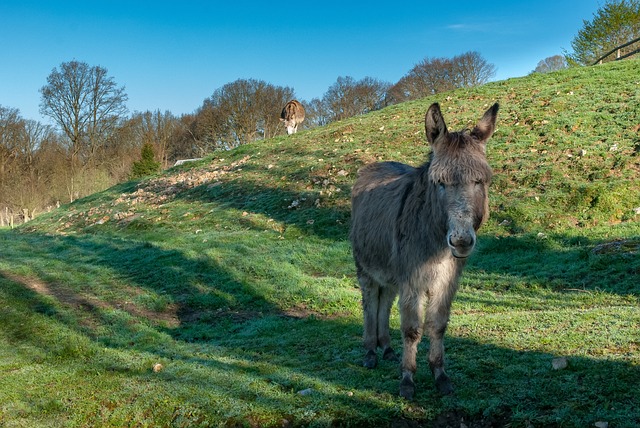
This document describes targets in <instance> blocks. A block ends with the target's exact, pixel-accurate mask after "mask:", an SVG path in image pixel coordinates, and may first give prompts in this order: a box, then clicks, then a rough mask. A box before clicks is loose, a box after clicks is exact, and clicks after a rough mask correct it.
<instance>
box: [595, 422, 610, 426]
mask: <svg viewBox="0 0 640 428" xmlns="http://www.w3.org/2000/svg"><path fill="white" fill-rule="evenodd" d="M594 425H595V426H596V427H597V428H609V422H604V421H598V422H596V423H595V424H594Z"/></svg>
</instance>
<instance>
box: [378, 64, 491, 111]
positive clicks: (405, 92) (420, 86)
mask: <svg viewBox="0 0 640 428" xmlns="http://www.w3.org/2000/svg"><path fill="white" fill-rule="evenodd" d="M494 75H495V66H494V65H493V64H490V63H488V62H487V61H486V60H485V59H484V58H482V56H481V55H480V54H479V53H478V52H467V53H464V54H461V55H458V56H455V57H453V58H425V59H424V60H422V61H420V62H419V63H418V64H416V65H415V66H414V67H413V68H412V69H411V70H409V72H408V73H407V74H406V75H405V76H403V77H402V78H401V79H400V80H399V81H398V83H396V84H395V85H394V86H393V87H391V88H390V89H389V98H390V100H391V101H392V102H396V103H398V102H403V101H407V100H413V99H417V98H422V97H426V96H429V95H434V94H437V93H440V92H446V91H451V90H453V89H456V88H468V87H473V86H478V85H482V84H484V83H486V82H487V81H489V79H490V78H491V77H493V76H494Z"/></svg>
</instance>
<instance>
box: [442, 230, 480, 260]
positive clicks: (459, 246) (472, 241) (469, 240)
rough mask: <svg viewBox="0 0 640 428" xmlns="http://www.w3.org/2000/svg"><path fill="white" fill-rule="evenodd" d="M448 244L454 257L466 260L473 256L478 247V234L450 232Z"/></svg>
mask: <svg viewBox="0 0 640 428" xmlns="http://www.w3.org/2000/svg"><path fill="white" fill-rule="evenodd" d="M447 243H448V244H449V249H450V250H451V254H453V257H455V258H458V259H465V258H467V257H469V256H470V255H471V252H472V251H473V248H474V247H475V245H476V234H475V233H473V232H458V231H453V232H449V233H448V235H447Z"/></svg>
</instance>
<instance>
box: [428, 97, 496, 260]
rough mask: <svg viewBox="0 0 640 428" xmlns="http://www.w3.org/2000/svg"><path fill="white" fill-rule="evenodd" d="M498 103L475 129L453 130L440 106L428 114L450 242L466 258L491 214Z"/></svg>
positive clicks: (433, 175) (434, 176) (433, 176)
mask: <svg viewBox="0 0 640 428" xmlns="http://www.w3.org/2000/svg"><path fill="white" fill-rule="evenodd" d="M497 114H498V104H497V103H496V104H494V105H493V106H492V107H490V108H489V109H488V110H487V111H486V112H485V114H484V116H482V119H480V121H479V122H478V124H477V125H476V126H475V127H474V128H473V129H472V130H470V131H469V130H463V131H461V132H449V131H448V130H447V126H446V124H445V122H444V118H443V117H442V112H441V111H440V106H439V105H438V104H437V103H435V104H432V105H431V107H429V110H428V111H427V114H426V116H425V129H426V132H427V140H428V141H429V143H431V146H432V149H433V153H432V159H431V165H430V167H429V180H430V181H431V183H432V185H433V186H434V187H435V188H437V198H438V200H439V201H440V204H441V206H442V207H443V209H444V210H445V212H446V216H447V227H448V231H447V244H448V246H449V248H450V249H451V253H452V254H453V256H454V257H457V258H466V257H468V256H469V255H470V254H471V251H472V250H473V247H474V246H475V244H476V231H477V230H478V229H479V228H480V225H481V224H482V223H483V222H484V221H485V220H486V219H487V218H488V216H489V203H488V189H489V183H490V181H491V168H490V167H489V164H488V163H487V159H486V154H485V153H486V144H487V140H488V139H489V137H491V135H492V134H493V131H494V129H495V124H496V117H497Z"/></svg>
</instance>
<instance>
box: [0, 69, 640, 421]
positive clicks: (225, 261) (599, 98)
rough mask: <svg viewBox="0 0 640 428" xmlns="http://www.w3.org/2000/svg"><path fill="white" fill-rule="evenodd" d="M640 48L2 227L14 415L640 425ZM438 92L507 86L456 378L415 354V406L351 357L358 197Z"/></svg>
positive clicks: (466, 110)
mask: <svg viewBox="0 0 640 428" xmlns="http://www.w3.org/2000/svg"><path fill="white" fill-rule="evenodd" d="M638 69H640V63H639V62H638V61H626V62H621V63H616V64H607V65H604V66H599V67H593V68H580V69H572V70H567V71H563V72H560V73H553V74H549V75H537V76H530V77H527V78H522V79H511V80H507V81H502V82H496V83H491V84H488V85H485V86H483V87H481V88H476V89H473V90H464V91H456V92H453V93H450V94H443V95H440V96H437V97H432V98H428V99H425V100H420V101H416V102H411V103H405V104H401V105H397V106H392V107H390V108H387V109H385V110H382V111H379V112H374V113H372V114H369V115H367V116H363V117H358V118H352V119H350V120H346V121H343V122H339V123H334V124H331V125H329V126H326V127H323V128H319V129H315V130H311V131H307V132H302V133H299V134H296V135H295V136H291V137H280V138H276V139H272V140H268V141H263V142H259V143H255V144H252V145H249V146H245V147H241V148H239V149H237V150H235V151H232V152H227V153H220V154H216V155H214V156H212V157H210V158H207V159H205V160H204V161H202V162H199V163H196V164H187V165H184V166H182V167H179V168H174V169H172V170H169V171H167V172H165V173H164V174H163V175H161V176H158V177H153V178H151V179H148V180H144V181H141V182H136V183H125V184H122V185H119V186H116V187H114V188H111V189H108V190H107V191H105V192H102V193H99V194H96V195H93V196H91V197H88V198H85V199H83V200H80V201H77V202H76V203H74V204H71V205H69V206H66V207H63V208H61V209H59V210H56V211H54V212H52V213H50V214H48V215H43V216H41V217H39V218H38V219H37V220H35V221H34V222H31V223H29V224H28V225H26V227H22V228H21V229H20V230H19V231H17V232H12V231H0V248H2V257H1V258H0V309H1V310H0V325H1V326H2V328H1V329H0V374H1V375H0V425H7V426H36V425H42V426H52V425H60V426H62V425H65V426H88V425H91V426H93V425H100V424H104V425H123V426H130V425H134V424H140V425H172V426H190V425H202V426H207V425H210V426H218V425H225V424H226V425H227V426H229V425H234V424H236V425H256V426H282V425H286V424H287V423H288V424H294V425H316V426H326V425H330V424H332V423H333V424H337V425H358V424H364V425H366V424H367V423H371V421H374V422H376V423H377V424H381V425H384V424H389V423H391V421H393V420H397V419H399V418H403V419H415V420H423V421H427V420H434V419H435V418H436V417H438V415H440V416H439V419H437V420H438V421H440V422H442V421H443V420H444V421H447V420H451V419H452V418H453V419H455V418H461V417H463V416H464V417H465V420H466V421H467V422H469V421H470V420H471V421H474V420H475V421H478V422H479V421H483V422H485V423H488V422H491V421H492V420H493V421H494V422H495V423H497V424H498V423H500V422H501V421H502V422H504V421H510V422H511V423H512V424H513V426H526V424H527V423H532V424H533V425H534V426H539V425H541V426H553V425H554V424H555V425H559V426H589V425H593V423H594V422H596V421H600V420H602V421H608V422H610V423H611V424H612V425H615V426H634V425H636V424H638V423H640V405H638V401H637V397H636V395H635V392H633V391H634V389H635V388H636V387H637V385H638V384H639V383H640V368H639V365H640V349H639V348H640V342H639V341H638V325H640V310H639V309H638V304H639V303H640V302H639V299H638V292H639V291H640V290H639V288H638V285H637V283H638V275H639V272H640V262H639V259H638V251H639V249H640V248H639V247H640V226H639V225H638V215H637V214H636V213H635V211H634V208H636V207H639V206H640V199H639V198H638V195H639V194H640V178H639V172H640V171H639V170H640V163H639V157H638V156H639V152H640V134H639V132H640V131H639V126H640V108H638V105H639V101H640V78H639V77H638V76H639V74H638ZM434 101H438V102H440V103H441V106H442V108H443V111H444V115H445V119H446V120H447V123H448V125H449V127H450V128H452V129H459V128H463V127H470V126H473V124H474V123H475V121H476V120H477V119H478V118H479V117H480V115H481V114H482V112H483V111H484V110H485V109H486V108H487V107H488V105H490V104H491V103H493V102H494V101H498V102H500V104H501V111H500V114H499V124H498V125H499V126H498V129H497V131H496V133H495V135H494V137H493V139H492V140H491V142H490V146H489V148H488V156H489V160H490V163H491V165H492V166H493V167H494V172H495V178H494V183H493V184H492V195H491V210H492V218H491V220H490V222H489V224H487V225H486V227H485V228H484V229H483V233H482V236H481V239H480V242H479V249H478V251H477V253H476V254H475V255H474V256H473V258H472V260H471V261H470V263H469V268H468V270H467V271H466V274H465V277H464V278H463V286H462V289H461V291H460V293H459V294H458V297H457V299H456V301H455V303H454V307H453V312H454V314H453V316H452V319H451V324H450V328H449V331H448V336H447V339H446V344H447V349H448V357H447V358H448V366H449V372H450V375H451V376H452V379H453V381H454V383H455V385H456V387H457V392H456V394H455V395H454V396H452V397H445V398H440V397H438V396H437V395H436V394H435V391H434V390H433V387H432V385H431V379H430V375H429V373H428V368H427V365H426V364H424V363H423V364H421V366H420V368H419V373H418V378H417V380H418V386H419V388H420V389H419V391H418V396H417V400H416V401H415V402H413V403H407V402H404V401H402V400H400V399H399V398H397V387H398V385H397V382H398V379H397V375H398V372H397V368H396V367H395V366H394V365H393V364H389V363H386V362H385V363H383V364H382V365H381V367H379V368H378V369H376V370H375V371H367V370H365V369H363V368H361V367H360V361H361V357H362V350H361V319H360V317H361V312H360V307H359V292H358V290H357V287H356V283H355V279H354V269H353V266H352V260H351V257H350V248H349V244H348V242H347V240H346V237H347V233H348V224H349V201H348V195H349V191H350V185H351V183H352V182H353V180H354V178H355V174H356V171H357V169H358V168H359V167H360V166H362V165H364V164H365V163H368V162H371V161H375V160H379V159H385V160H388V159H393V160H398V161H403V162H407V163H411V164H418V163H420V162H422V161H423V160H424V158H425V156H426V153H427V152H428V147H427V146H426V145H425V143H424V130H423V129H424V125H423V118H424V113H425V111H426V109H427V107H428V106H429V104H430V103H431V102H434ZM392 324H393V326H394V328H395V329H396V331H395V337H394V341H395V342H396V343H397V344H398V346H399V342H400V337H399V333H398V332H397V327H398V324H399V321H398V316H397V313H396V312H394V313H393V319H392ZM426 342H427V341H425V343H423V344H422V345H421V351H420V352H421V359H422V361H425V358H426V354H425V350H426V347H427V346H428V344H427V343H426ZM554 356H567V357H568V359H569V366H568V368H567V369H565V370H560V371H554V370H552V369H551V360H552V358H553V357H554ZM156 363H160V364H162V365H163V369H162V370H161V371H159V372H154V371H153V370H152V367H153V366H154V364H156ZM69 384H71V385H73V388H71V387H69V386H68V385H69ZM308 389H310V390H311V391H312V392H311V393H310V394H308V395H301V394H298V393H297V392H298V391H303V390H308ZM443 418H444V419H443ZM286 421H288V422H286ZM364 421H367V423H365V422H364Z"/></svg>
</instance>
